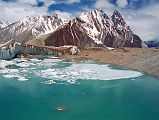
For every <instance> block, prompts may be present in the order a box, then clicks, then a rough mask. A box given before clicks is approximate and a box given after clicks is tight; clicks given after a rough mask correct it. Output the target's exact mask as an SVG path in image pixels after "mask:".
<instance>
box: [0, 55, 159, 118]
mask: <svg viewBox="0 0 159 120" xmlns="http://www.w3.org/2000/svg"><path fill="white" fill-rule="evenodd" d="M59 106H63V107H64V110H63V111H58V110H57V107H59ZM106 119H108V120H109V119H111V120H118V119H121V120H130V119H131V120H132V119H137V120H144V119H147V120H159V78H157V77H154V76H151V75H148V74H145V73H140V72H138V71H134V70H130V69H128V68H124V67H121V66H117V65H110V64H97V63H95V62H93V61H81V62H76V61H72V62H68V61H65V60H59V59H47V58H46V59H14V60H11V61H4V60H1V61H0V120H106Z"/></svg>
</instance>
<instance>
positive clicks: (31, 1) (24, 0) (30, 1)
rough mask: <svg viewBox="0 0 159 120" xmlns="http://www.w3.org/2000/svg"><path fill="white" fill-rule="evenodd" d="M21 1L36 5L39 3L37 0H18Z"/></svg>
mask: <svg viewBox="0 0 159 120" xmlns="http://www.w3.org/2000/svg"><path fill="white" fill-rule="evenodd" d="M18 2H19V3H25V4H32V5H35V4H36V3H37V1H36V0H18Z"/></svg>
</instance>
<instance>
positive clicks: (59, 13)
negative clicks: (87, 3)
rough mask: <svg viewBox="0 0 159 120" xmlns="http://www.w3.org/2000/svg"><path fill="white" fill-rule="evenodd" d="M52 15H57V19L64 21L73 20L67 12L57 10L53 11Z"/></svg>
mask: <svg viewBox="0 0 159 120" xmlns="http://www.w3.org/2000/svg"><path fill="white" fill-rule="evenodd" d="M53 14H58V15H59V17H61V18H64V19H68V20H70V19H73V17H74V16H73V15H72V14H71V13H69V12H65V11H59V10H55V11H53Z"/></svg>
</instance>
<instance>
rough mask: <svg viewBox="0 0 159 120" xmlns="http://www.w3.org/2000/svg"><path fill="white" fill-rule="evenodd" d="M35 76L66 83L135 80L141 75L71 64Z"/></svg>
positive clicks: (95, 66) (107, 68)
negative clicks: (65, 81) (81, 80)
mask: <svg viewBox="0 0 159 120" xmlns="http://www.w3.org/2000/svg"><path fill="white" fill-rule="evenodd" d="M37 75H40V76H41V77H44V78H49V79H53V78H56V79H59V80H67V81H68V82H70V81H71V80H72V81H75V80H78V79H83V80H115V79H123V78H135V77H139V76H141V75H142V73H140V72H137V71H132V70H115V69H111V68H109V66H108V65H98V64H85V63H84V64H72V65H71V66H69V67H65V68H62V69H47V70H42V71H41V72H40V73H38V74H37Z"/></svg>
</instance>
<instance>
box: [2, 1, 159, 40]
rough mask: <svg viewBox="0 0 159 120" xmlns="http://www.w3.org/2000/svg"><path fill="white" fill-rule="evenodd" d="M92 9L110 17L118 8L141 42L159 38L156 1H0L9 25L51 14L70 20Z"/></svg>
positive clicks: (158, 16) (3, 15)
mask: <svg viewBox="0 0 159 120" xmlns="http://www.w3.org/2000/svg"><path fill="white" fill-rule="evenodd" d="M94 9H102V10H103V11H104V12H105V13H106V14H108V15H109V16H110V15H112V14H113V11H114V9H117V10H119V11H120V12H121V14H122V15H123V17H124V18H125V20H126V22H127V24H128V25H130V27H131V29H132V30H133V32H135V33H137V34H139V35H140V37H141V38H142V39H143V40H151V39H159V12H158V11H159V0H0V21H8V22H10V23H12V22H16V21H18V20H21V19H24V18H25V16H30V15H51V14H54V13H57V14H59V16H60V17H63V18H66V19H72V18H74V17H75V16H79V15H80V14H81V13H82V12H85V11H92V10H94Z"/></svg>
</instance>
